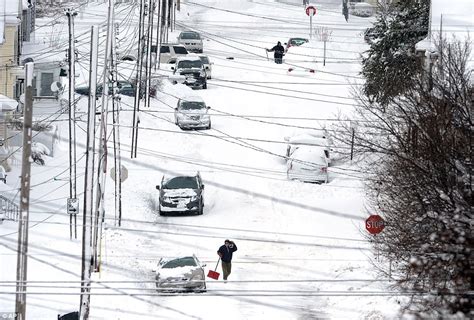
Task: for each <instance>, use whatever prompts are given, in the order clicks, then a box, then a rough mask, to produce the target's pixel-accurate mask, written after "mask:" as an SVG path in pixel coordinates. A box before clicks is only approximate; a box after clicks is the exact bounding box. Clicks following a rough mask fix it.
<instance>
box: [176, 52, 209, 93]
mask: <svg viewBox="0 0 474 320" xmlns="http://www.w3.org/2000/svg"><path fill="white" fill-rule="evenodd" d="M171 70H173V75H175V76H179V77H170V78H173V79H174V80H173V81H174V83H177V82H178V81H180V82H182V83H183V84H185V85H187V86H189V87H191V88H193V89H195V88H201V89H207V76H206V70H205V69H204V64H203V63H202V61H201V59H200V58H199V57H198V56H195V55H193V56H191V55H188V56H185V57H180V58H178V59H177V60H176V64H175V66H173V67H171Z"/></svg>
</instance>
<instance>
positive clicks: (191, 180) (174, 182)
mask: <svg viewBox="0 0 474 320" xmlns="http://www.w3.org/2000/svg"><path fill="white" fill-rule="evenodd" d="M197 188H198V184H197V180H196V177H176V178H173V179H170V180H168V181H166V183H165V184H164V185H163V189H197Z"/></svg>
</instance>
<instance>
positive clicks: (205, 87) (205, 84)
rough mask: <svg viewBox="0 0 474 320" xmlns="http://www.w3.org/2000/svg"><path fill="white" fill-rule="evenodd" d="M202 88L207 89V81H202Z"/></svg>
mask: <svg viewBox="0 0 474 320" xmlns="http://www.w3.org/2000/svg"><path fill="white" fill-rule="evenodd" d="M202 88H203V89H207V81H206V82H204V84H203V85H202Z"/></svg>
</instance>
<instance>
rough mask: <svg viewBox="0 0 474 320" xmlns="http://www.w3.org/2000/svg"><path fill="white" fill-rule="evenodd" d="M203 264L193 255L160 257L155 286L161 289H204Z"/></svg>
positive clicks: (160, 290)
mask: <svg viewBox="0 0 474 320" xmlns="http://www.w3.org/2000/svg"><path fill="white" fill-rule="evenodd" d="M205 266H206V265H205V264H201V262H200V261H199V259H198V258H197V257H196V256H195V255H192V256H184V257H179V258H174V259H163V258H161V259H160V261H159V263H158V268H157V270H156V288H157V290H158V291H159V292H162V291H178V292H181V291H199V292H205V291H206V277H205V274H204V267H205Z"/></svg>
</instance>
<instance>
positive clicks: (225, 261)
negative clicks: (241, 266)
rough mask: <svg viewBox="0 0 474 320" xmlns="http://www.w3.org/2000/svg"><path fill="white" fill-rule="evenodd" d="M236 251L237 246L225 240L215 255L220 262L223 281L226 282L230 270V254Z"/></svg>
mask: <svg viewBox="0 0 474 320" xmlns="http://www.w3.org/2000/svg"><path fill="white" fill-rule="evenodd" d="M235 251H237V246H236V245H235V243H234V241H230V240H225V241H224V245H222V246H221V247H220V248H219V250H218V251H217V254H218V255H219V257H220V258H221V260H222V273H223V276H224V280H227V277H228V276H229V274H230V272H231V269H232V253H234V252H235Z"/></svg>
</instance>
